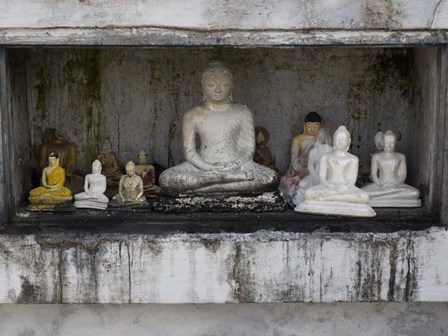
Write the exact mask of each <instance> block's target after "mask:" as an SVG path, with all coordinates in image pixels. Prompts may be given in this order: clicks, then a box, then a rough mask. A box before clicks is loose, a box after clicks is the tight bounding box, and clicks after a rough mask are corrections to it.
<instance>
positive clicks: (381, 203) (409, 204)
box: [367, 199, 422, 208]
mask: <svg viewBox="0 0 448 336" xmlns="http://www.w3.org/2000/svg"><path fill="white" fill-rule="evenodd" d="M367 204H368V205H370V206H371V207H374V208H420V207H421V206H422V200H421V199H418V200H380V199H369V202H368V203H367Z"/></svg>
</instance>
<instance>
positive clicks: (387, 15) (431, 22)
mask: <svg viewBox="0 0 448 336" xmlns="http://www.w3.org/2000/svg"><path fill="white" fill-rule="evenodd" d="M0 13H1V14H0V28H47V29H48V28H54V27H100V28H102V27H107V28H109V27H141V26H143V27H144V26H151V27H169V28H173V27H177V28H185V29H197V30H226V29H231V30H232V29H236V28H237V29H245V30H256V29H266V28H270V29H276V30H279V29H283V30H288V29H289V30H294V29H313V28H317V29H322V28H324V29H350V30H354V29H355V30H368V29H447V28H448V23H447V22H448V3H447V2H446V1H444V0H425V1H421V0H420V1H419V0H413V1H400V0H388V1H375V0H364V1H356V0H337V1H331V2H328V1H325V0H311V1H307V0H301V1H295V0H280V1H272V0H263V1H243V0H231V1H226V0H213V1H207V0H192V1H188V2H182V1H177V0H166V1H163V2H160V1H150V0H142V1H136V2H132V3H131V2H129V3H126V5H125V6H123V2H122V1H120V0H102V1H91V0H80V1H70V0H58V1H50V2H49V1H46V0H22V1H20V2H18V1H2V2H1V3H0Z"/></svg>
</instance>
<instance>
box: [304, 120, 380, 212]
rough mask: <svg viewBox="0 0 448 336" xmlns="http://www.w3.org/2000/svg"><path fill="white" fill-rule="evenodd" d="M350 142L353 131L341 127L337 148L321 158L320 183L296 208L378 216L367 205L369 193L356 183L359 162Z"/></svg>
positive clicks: (335, 146)
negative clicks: (352, 151)
mask: <svg viewBox="0 0 448 336" xmlns="http://www.w3.org/2000/svg"><path fill="white" fill-rule="evenodd" d="M350 142H351V139H350V133H349V132H348V131H347V129H346V128H345V126H340V127H339V128H338V129H337V131H336V132H335V133H334V135H333V148H334V150H333V151H332V152H330V153H326V154H323V155H322V156H321V158H320V162H319V181H320V183H319V184H318V185H315V186H313V187H311V188H308V189H307V190H306V191H305V201H304V202H301V203H299V205H297V207H296V208H295V211H297V212H303V213H313V214H323V215H342V216H349V217H373V216H375V215H376V214H375V211H373V209H372V208H371V207H370V206H368V205H367V202H368V200H369V196H368V195H367V193H366V192H365V191H363V190H361V189H359V188H357V187H356V186H355V182H356V178H357V175H358V162H359V161H358V158H357V157H356V156H355V155H353V154H350V153H349V152H348V149H349V147H350Z"/></svg>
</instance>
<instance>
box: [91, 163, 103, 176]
mask: <svg viewBox="0 0 448 336" xmlns="http://www.w3.org/2000/svg"><path fill="white" fill-rule="evenodd" d="M101 168H102V166H101V162H100V161H99V160H95V161H93V163H92V173H93V174H100V173H101Z"/></svg>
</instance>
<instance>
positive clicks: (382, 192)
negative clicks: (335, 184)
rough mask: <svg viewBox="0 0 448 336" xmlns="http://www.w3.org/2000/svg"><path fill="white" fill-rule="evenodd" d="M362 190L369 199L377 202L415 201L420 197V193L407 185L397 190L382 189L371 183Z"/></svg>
mask: <svg viewBox="0 0 448 336" xmlns="http://www.w3.org/2000/svg"><path fill="white" fill-rule="evenodd" d="M362 190H364V191H365V192H367V193H368V195H369V197H370V199H378V200H380V199H384V200H386V199H391V200H416V199H419V197H420V192H419V191H418V190H417V189H416V188H414V187H411V186H410V185H407V184H402V185H401V186H399V187H397V188H382V187H381V186H378V185H376V184H374V183H372V184H368V185H367V186H365V187H363V188H362Z"/></svg>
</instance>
